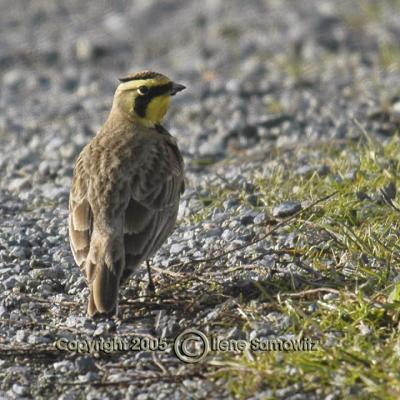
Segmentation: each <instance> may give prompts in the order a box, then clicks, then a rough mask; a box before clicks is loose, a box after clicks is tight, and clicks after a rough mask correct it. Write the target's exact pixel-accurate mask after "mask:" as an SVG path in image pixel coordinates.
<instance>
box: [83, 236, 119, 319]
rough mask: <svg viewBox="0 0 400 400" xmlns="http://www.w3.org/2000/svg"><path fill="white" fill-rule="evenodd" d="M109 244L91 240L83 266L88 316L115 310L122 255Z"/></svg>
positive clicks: (109, 312) (112, 312) (110, 312)
mask: <svg viewBox="0 0 400 400" xmlns="http://www.w3.org/2000/svg"><path fill="white" fill-rule="evenodd" d="M107 244H108V245H107ZM110 244H111V243H104V241H102V242H100V243H98V242H92V243H91V245H90V251H89V253H91V254H89V257H88V259H87V261H86V266H85V267H86V276H87V279H88V281H89V288H90V297H89V302H88V314H89V316H90V317H93V316H95V315H96V314H108V315H110V314H115V313H116V311H117V306H118V291H119V284H120V280H121V274H122V271H123V263H122V261H121V260H123V259H124V257H121V254H118V252H116V251H115V250H116V249H115V246H112V245H110ZM90 255H91V256H92V257H90ZM117 256H118V259H116V258H117Z"/></svg>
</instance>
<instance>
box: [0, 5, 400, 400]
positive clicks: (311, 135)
mask: <svg viewBox="0 0 400 400" xmlns="http://www.w3.org/2000/svg"><path fill="white" fill-rule="evenodd" d="M372 3H373V2H369V3H368V2H366V1H363V2H357V1H344V0H343V1H334V0H331V1H327V0H318V1H317V0H315V1H306V0H299V1H290V0H283V1H275V0H265V1H261V0H260V1H257V0H254V1H246V2H244V1H239V0H234V1H229V2H226V1H222V0H220V1H219V0H207V1H204V2H195V1H187V0H186V1H184V0H169V1H165V2H156V1H146V2H145V1H139V0H137V1H131V2H128V1H125V0H121V1H114V2H112V5H111V2H106V1H103V2H88V1H77V0H68V1H61V0H57V1H53V2H48V1H44V0H42V1H39V0H38V1H35V2H25V1H22V0H14V1H7V0H2V1H1V2H0V32H1V33H0V47H1V54H0V71H1V83H2V84H1V99H0V145H1V153H0V173H1V181H0V221H1V225H0V288H1V290H0V304H1V305H0V324H1V325H0V367H1V368H0V382H1V383H0V398H3V397H5V398H32V397H34V398H41V397H45V398H49V397H57V396H59V398H61V399H65V400H66V399H74V398H78V397H79V396H81V397H82V398H83V397H84V398H88V399H97V398H116V399H117V398H132V399H133V398H135V399H141V400H145V399H153V398H157V399H162V398H163V399H169V398H173V399H185V398H198V399H202V398H216V399H217V398H230V395H229V394H228V392H227V389H226V388H225V386H224V382H223V381H220V380H211V379H209V376H208V374H207V372H208V367H205V366H204V365H202V364H194V365H185V364H183V363H182V362H180V361H179V360H178V359H177V358H176V357H175V356H174V355H173V353H172V350H171V349H168V350H167V351H166V352H156V353H152V352H113V353H110V354H104V353H102V354H97V353H93V354H78V353H74V352H65V351H58V350H57V349H55V347H54V343H55V342H56V341H57V340H59V339H60V338H67V339H68V340H73V339H76V338H79V339H81V340H83V339H85V338H93V337H97V338H100V337H105V338H110V337H114V336H115V335H117V336H118V335H120V336H123V335H142V336H144V337H146V336H151V337H166V338H167V339H171V338H173V337H175V336H176V335H177V334H178V333H179V332H180V331H182V330H183V329H184V328H187V327H194V326H195V327H198V328H200V329H202V330H203V331H205V332H210V331H213V332H214V331H215V330H219V331H221V332H225V334H227V335H228V336H229V337H233V338H240V337H242V336H243V332H241V331H240V329H238V328H236V326H235V322H234V321H235V318H236V317H237V314H238V309H237V307H236V300H235V299H236V298H237V296H238V295H239V294H240V293H241V292H243V291H244V292H245V293H247V295H248V298H249V299H251V298H252V290H253V289H254V288H253V286H254V285H252V282H253V281H254V280H258V279H263V278H264V279H267V278H268V276H269V274H270V273H271V270H272V269H273V268H275V267H276V271H275V273H281V274H282V275H283V276H285V273H286V274H287V272H288V270H289V269H290V268H291V266H290V265H289V266H288V265H285V264H284V263H278V261H279V259H280V256H279V255H277V254H276V252H275V253H274V252H271V250H279V249H280V248H284V247H285V246H290V243H293V241H295V240H296V238H295V236H293V234H288V233H287V232H286V231H285V229H281V230H278V231H277V233H276V235H274V236H273V237H271V238H268V239H265V240H263V241H261V242H259V243H258V244H257V245H256V246H252V247H246V248H244V249H242V250H241V251H237V252H232V253H230V254H228V255H227V256H225V257H223V258H222V259H221V260H219V261H218V262H215V263H213V264H212V268H211V270H209V271H208V272H209V273H210V274H211V275H210V276H212V277H213V279H214V280H215V281H217V282H218V285H221V286H222V287H223V291H222V294H219V295H213V293H212V291H211V290H209V285H210V281H208V283H207V285H206V284H205V282H203V281H202V279H201V276H202V273H203V272H204V268H207V263H206V264H204V263H203V264H199V263H190V261H191V260H194V259H202V258H210V257H213V256H215V255H217V254H220V253H221V252H224V251H227V250H231V249H234V248H235V247H237V246H245V245H246V244H249V243H250V242H251V240H253V239H254V238H255V237H258V235H260V234H261V233H262V232H263V231H264V230H265V226H266V224H268V223H269V221H276V220H279V219H280V218H282V217H285V216H290V215H292V214H293V213H295V212H296V211H298V210H299V209H300V208H301V207H304V206H307V204H303V205H301V204H299V203H296V202H295V201H292V202H288V203H285V204H274V205H271V204H263V202H262V196H260V193H259V188H258V187H257V185H256V183H255V180H256V177H257V176H267V175H268V174H270V173H272V171H273V170H274V168H275V167H276V166H277V165H279V164H282V163H283V164H284V163H285V162H288V159H290V162H291V165H294V167H293V168H294V171H293V173H295V174H299V175H302V174H308V173H310V172H313V171H314V170H313V167H311V166H310V165H308V163H307V159H306V158H304V157H302V155H301V152H299V153H293V152H291V151H290V150H291V149H293V148H294V147H296V146H297V145H298V144H301V145H302V146H304V147H307V146H311V145H313V146H314V145H316V144H318V143H319V142H320V141H327V140H334V141H340V140H346V139H349V138H351V139H357V138H359V137H360V136H362V130H361V129H360V128H359V127H358V126H357V121H360V123H361V124H362V126H363V127H364V128H365V129H366V130H367V131H368V132H369V133H370V134H372V135H375V136H376V137H378V138H380V139H383V140H384V139H385V138H386V137H387V136H388V135H389V134H390V133H391V132H392V131H393V130H394V127H396V124H398V121H399V118H400V117H399V115H400V102H398V97H396V96H398V95H399V89H398V88H399V87H400V75H399V73H398V68H397V66H398V62H399V60H400V52H399V50H397V52H398V53H396V52H395V50H394V46H395V45H396V44H397V42H398V37H399V35H400V25H399V23H398V21H399V13H398V10H399V8H396V4H395V2H392V1H382V2H380V4H381V5H380V6H379V9H378V10H375V8H376V7H375V8H374V7H373V5H372V6H371V4H372ZM368 5H369V8H367V6H368ZM371 7H372V8H371ZM366 10H369V12H367V11H366ZM374 10H375V12H376V14H377V15H375V14H374V13H373V11H374ZM378 13H379V15H378ZM396 57H398V58H396ZM141 69H154V70H157V71H160V72H163V73H165V74H167V75H169V76H170V77H171V78H173V79H174V80H176V81H178V82H182V83H184V84H185V85H186V86H187V87H188V89H187V90H186V91H185V92H183V93H182V94H181V95H179V96H176V98H174V106H173V109H172V110H171V112H170V113H169V115H168V118H167V122H166V126H167V127H168V129H169V130H170V131H171V133H172V134H173V135H174V136H175V137H176V138H177V140H178V143H179V146H180V147H181V149H182V152H183V155H184V158H185V162H186V165H187V190H186V192H185V194H184V196H183V199H182V206H181V210H180V222H179V224H178V226H177V228H176V230H175V232H174V234H173V235H172V236H171V237H170V238H169V239H168V241H167V242H166V243H165V244H164V246H163V247H162V249H161V250H160V251H159V252H158V254H157V255H156V256H155V257H154V259H153V265H154V266H155V267H156V268H159V269H162V270H165V271H167V272H165V273H162V272H160V270H157V271H158V272H156V273H155V276H156V281H157V282H156V284H157V285H158V297H156V298H152V299H146V297H141V298H139V296H140V295H144V294H145V290H144V287H145V285H146V282H145V280H146V275H145V273H144V272H145V270H144V268H143V269H141V270H139V271H138V274H137V276H136V279H132V281H131V284H130V286H129V287H128V288H127V289H126V290H125V291H124V292H123V295H124V297H123V300H122V302H121V304H122V306H121V310H122V311H121V313H122V314H121V318H120V319H118V320H116V321H107V320H100V321H92V320H90V319H88V318H86V317H85V308H86V299H87V294H88V289H87V286H86V283H85V280H84V278H83V276H82V275H81V273H80V271H79V269H78V267H77V266H76V265H75V264H74V261H73V258H72V255H71V251H70V249H69V244H68V239H67V214H68V193H69V188H70V182H71V176H72V170H73V165H74V160H75V158H76V156H77V155H78V153H79V151H80V150H81V148H82V147H83V146H84V144H86V143H87V142H88V141H89V140H90V138H91V137H92V136H93V135H94V134H95V132H96V131H97V130H98V129H99V127H100V126H101V124H102V123H103V122H104V120H105V118H106V115H107V112H108V110H109V108H110V105H111V101H112V96H113V92H114V90H115V87H116V78H117V77H118V76H122V75H124V74H125V73H127V72H131V71H132V72H133V71H138V70H141ZM277 149H278V150H282V151H283V152H282V153H280V154H281V155H280V156H279V157H278V158H276V157H275V156H274V155H275V154H277ZM282 154H283V155H282ZM323 165H324V162H323V161H321V171H320V172H323V173H329V171H326V170H324V168H323ZM216 187H218V188H219V189H221V190H223V189H231V188H232V187H233V188H238V189H239V190H241V191H242V193H244V197H243V196H240V197H231V198H228V199H225V200H224V201H222V202H221V204H220V206H219V207H216V208H215V209H214V211H213V212H212V213H208V214H207V215H206V217H204V215H203V214H202V210H203V209H204V207H205V205H207V199H208V198H209V197H210V195H211V193H212V191H213V190H214V189H215V188H216ZM196 215H199V217H198V219H197V220H196V218H193V216H196ZM204 265H205V266H204ZM237 265H240V266H241V267H245V266H246V265H252V266H254V265H255V266H257V267H258V268H256V269H254V268H253V269H249V270H248V271H247V272H246V270H245V268H242V269H241V270H240V271H233V269H234V267H235V266H237ZM201 268H203V269H201ZM293 268H295V266H293ZM292 272H293V271H292ZM301 273H302V274H303V276H304V273H305V272H304V271H302V272H301ZM299 274H300V272H299ZM305 276H307V274H306V275H305ZM177 281H179V285H177ZM205 286H207V288H208V289H207V290H205V289H204V288H205ZM222 314H223V316H221V315H222ZM288 323H289V322H288V320H287V317H286V316H285V315H282V314H279V313H271V314H270V322H269V323H268V324H267V323H264V325H263V326H254V327H253V328H252V329H253V330H252V332H250V334H252V335H253V336H254V335H263V334H265V335H266V334H267V333H266V332H271V331H272V332H275V333H276V334H277V335H278V336H279V332H281V331H282V329H283V328H284V326H285V324H288ZM221 326H222V327H221ZM260 396H261V397H259V398H263V395H262V394H260ZM264 396H266V395H265V393H264ZM296 396H297V397H293V391H291V390H289V391H287V392H285V391H282V393H281V396H280V398H292V399H294V398H296V399H297V400H299V399H306V398H310V397H307V395H305V394H301V393H298V394H296ZM332 398H333V397H332Z"/></svg>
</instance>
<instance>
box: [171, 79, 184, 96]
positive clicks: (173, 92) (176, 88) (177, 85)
mask: <svg viewBox="0 0 400 400" xmlns="http://www.w3.org/2000/svg"><path fill="white" fill-rule="evenodd" d="M183 89H186V86H183V85H181V84H180V83H175V82H172V88H171V91H170V93H169V94H170V95H171V96H175V95H176V94H177V93H178V92H180V91H181V90H183Z"/></svg>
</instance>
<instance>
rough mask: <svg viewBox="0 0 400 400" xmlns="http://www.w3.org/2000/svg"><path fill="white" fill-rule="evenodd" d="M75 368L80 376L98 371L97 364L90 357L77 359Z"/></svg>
mask: <svg viewBox="0 0 400 400" xmlns="http://www.w3.org/2000/svg"><path fill="white" fill-rule="evenodd" d="M75 367H76V369H77V371H78V373H79V374H80V375H83V374H86V373H88V372H95V371H97V367H96V364H95V362H94V360H93V358H92V357H90V356H85V357H79V358H77V359H76V360H75Z"/></svg>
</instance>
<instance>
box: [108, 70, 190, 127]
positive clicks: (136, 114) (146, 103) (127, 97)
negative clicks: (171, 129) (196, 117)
mask: <svg viewBox="0 0 400 400" xmlns="http://www.w3.org/2000/svg"><path fill="white" fill-rule="evenodd" d="M119 81H120V84H119V85H118V88H117V91H116V92H115V96H114V104H113V107H117V108H118V109H119V110H120V111H122V112H123V113H124V114H126V115H127V116H128V117H129V118H130V119H134V120H135V121H138V122H139V123H141V124H143V125H145V126H154V125H155V124H157V123H160V122H161V121H162V119H163V118H164V116H165V114H166V112H167V111H168V108H169V106H170V102H171V96H173V95H175V94H176V93H178V92H180V91H181V90H183V89H185V86H183V85H180V84H178V83H174V82H172V81H171V80H170V79H169V78H167V77H166V76H165V75H162V74H159V73H157V72H152V71H143V72H139V73H136V74H132V75H128V76H126V77H125V78H120V79H119Z"/></svg>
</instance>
